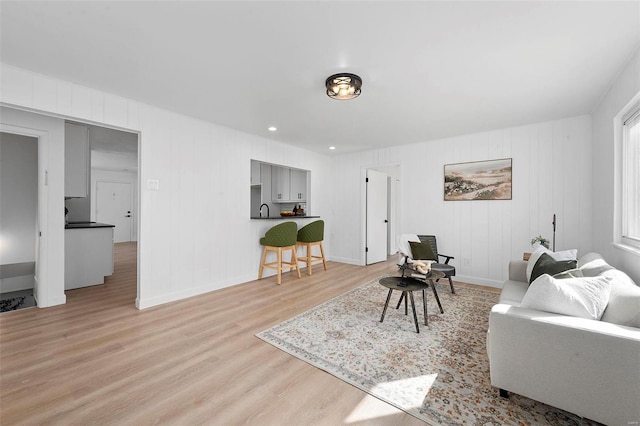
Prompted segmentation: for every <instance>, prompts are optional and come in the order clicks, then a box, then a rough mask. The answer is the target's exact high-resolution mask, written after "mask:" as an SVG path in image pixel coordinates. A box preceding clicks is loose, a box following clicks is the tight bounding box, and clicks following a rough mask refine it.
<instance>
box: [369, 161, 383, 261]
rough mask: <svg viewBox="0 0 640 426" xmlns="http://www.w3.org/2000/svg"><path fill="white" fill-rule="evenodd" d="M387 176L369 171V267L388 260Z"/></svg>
mask: <svg viewBox="0 0 640 426" xmlns="http://www.w3.org/2000/svg"><path fill="white" fill-rule="evenodd" d="M388 222H389V221H388V218H387V175H386V174H384V173H381V172H378V171H375V170H367V256H366V258H367V260H366V263H367V265H371V264H372V263H376V262H382V261H385V260H387V226H388Z"/></svg>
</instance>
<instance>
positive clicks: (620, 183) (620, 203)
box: [613, 92, 640, 255]
mask: <svg viewBox="0 0 640 426" xmlns="http://www.w3.org/2000/svg"><path fill="white" fill-rule="evenodd" d="M638 114H640V92H638V93H636V95H635V96H634V97H633V98H632V99H631V100H630V101H629V103H627V105H625V107H624V108H623V109H622V110H621V111H620V112H619V113H618V114H617V115H616V116H615V117H614V120H613V121H614V122H613V129H614V155H615V164H614V170H615V172H614V173H615V177H614V181H615V192H614V194H615V201H614V226H613V245H614V247H617V248H619V249H621V250H624V251H626V252H630V253H634V254H637V255H640V241H638V240H635V239H632V238H627V237H625V236H624V232H623V230H624V227H625V223H626V222H625V221H626V219H627V218H626V211H625V210H626V209H625V207H626V206H625V201H624V197H623V194H624V193H625V186H624V185H625V180H624V179H623V177H624V176H625V174H626V172H627V170H626V163H625V161H624V158H625V157H624V152H625V148H626V146H625V127H624V123H625V122H627V121H628V120H630V119H632V118H634V117H637V115H638Z"/></svg>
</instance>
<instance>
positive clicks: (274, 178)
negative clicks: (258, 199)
mask: <svg viewBox="0 0 640 426" xmlns="http://www.w3.org/2000/svg"><path fill="white" fill-rule="evenodd" d="M289 176H290V169H289V168H288V167H279V166H272V167H271V201H273V202H274V203H285V202H289V193H290V191H291V183H290V181H289Z"/></svg>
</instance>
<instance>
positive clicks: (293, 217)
mask: <svg viewBox="0 0 640 426" xmlns="http://www.w3.org/2000/svg"><path fill="white" fill-rule="evenodd" d="M319 217H320V216H307V215H304V216H280V215H278V216H269V217H256V216H251V219H260V220H274V219H276V220H277V219H289V220H290V219H317V218H319Z"/></svg>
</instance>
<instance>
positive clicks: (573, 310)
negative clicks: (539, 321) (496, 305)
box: [520, 274, 611, 320]
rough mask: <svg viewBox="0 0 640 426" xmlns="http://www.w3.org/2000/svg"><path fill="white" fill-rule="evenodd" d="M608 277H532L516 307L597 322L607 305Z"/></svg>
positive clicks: (609, 288)
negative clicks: (532, 279) (520, 301)
mask: <svg viewBox="0 0 640 426" xmlns="http://www.w3.org/2000/svg"><path fill="white" fill-rule="evenodd" d="M610 292H611V278H609V277H582V278H565V279H557V278H553V277H552V276H550V275H548V274H543V275H540V276H539V277H538V278H536V279H535V280H534V281H533V282H532V283H531V285H530V286H529V289H528V290H527V293H526V294H525V295H524V297H523V298H522V303H521V304H520V306H521V307H523V308H529V309H536V310H539V311H544V312H553V313H557V314H563V315H570V316H574V317H580V318H589V319H596V320H599V319H600V318H601V317H602V314H603V313H604V310H605V308H606V307H607V303H608V302H609V293H610Z"/></svg>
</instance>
